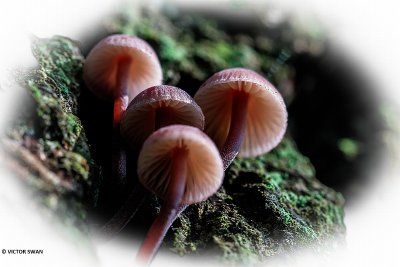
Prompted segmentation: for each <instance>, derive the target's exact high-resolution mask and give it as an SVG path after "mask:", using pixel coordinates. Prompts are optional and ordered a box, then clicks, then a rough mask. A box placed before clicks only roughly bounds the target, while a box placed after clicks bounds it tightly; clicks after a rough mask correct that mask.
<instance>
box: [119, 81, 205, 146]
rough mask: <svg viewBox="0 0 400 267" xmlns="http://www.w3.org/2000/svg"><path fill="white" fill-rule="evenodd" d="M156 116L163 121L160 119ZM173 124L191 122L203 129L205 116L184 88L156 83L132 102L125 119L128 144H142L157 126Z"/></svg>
mask: <svg viewBox="0 0 400 267" xmlns="http://www.w3.org/2000/svg"><path fill="white" fill-rule="evenodd" d="M157 113H158V114H157ZM156 116H158V117H159V118H158V119H159V122H156ZM156 124H158V125H156ZM172 124H184V125H191V126H194V127H197V128H199V129H200V130H203V129H204V115H203V112H202V111H201V109H200V107H199V106H198V105H197V104H196V102H195V101H194V99H193V98H192V97H191V96H190V95H188V94H187V93H186V92H185V91H183V90H182V89H179V88H178V87H174V86H168V85H158V86H153V87H150V88H148V89H146V90H144V91H143V92H141V93H140V94H139V95H137V96H136V97H135V98H134V99H133V100H132V101H131V103H130V104H129V106H128V108H127V110H126V112H125V115H124V117H123V119H122V122H121V135H122V137H123V138H124V139H125V141H126V143H127V144H129V145H131V146H132V147H140V146H141V145H142V144H143V142H144V141H145V140H146V138H147V137H148V136H149V135H150V134H151V133H153V132H154V131H155V130H156V129H157V128H160V127H163V126H167V125H172Z"/></svg>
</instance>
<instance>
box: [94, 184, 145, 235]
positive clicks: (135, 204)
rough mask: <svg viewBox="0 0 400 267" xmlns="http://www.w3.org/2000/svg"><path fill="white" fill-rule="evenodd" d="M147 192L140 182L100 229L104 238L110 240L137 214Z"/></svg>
mask: <svg viewBox="0 0 400 267" xmlns="http://www.w3.org/2000/svg"><path fill="white" fill-rule="evenodd" d="M147 194H148V192H147V191H146V190H145V189H144V188H143V186H142V184H141V183H138V184H137V185H136V187H135V188H134V189H133V191H132V192H131V193H130V195H129V197H128V199H127V200H126V201H125V203H124V204H123V205H122V207H121V208H120V209H119V210H118V212H117V213H115V214H114V216H113V217H112V218H111V219H110V220H109V221H108V222H107V223H106V224H105V225H103V227H102V228H101V229H100V234H101V236H102V238H104V239H105V240H109V239H111V238H112V237H113V236H115V235H116V234H118V233H119V232H120V231H121V230H122V229H123V228H124V227H125V226H126V225H127V224H128V223H129V222H130V221H131V219H132V218H133V216H135V214H136V212H137V211H138V209H139V208H140V206H141V205H142V203H143V202H144V200H145V198H146V196H147Z"/></svg>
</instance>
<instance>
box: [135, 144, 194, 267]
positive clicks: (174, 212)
mask: <svg viewBox="0 0 400 267" xmlns="http://www.w3.org/2000/svg"><path fill="white" fill-rule="evenodd" d="M172 158H173V163H172V171H171V178H170V181H169V184H168V188H167V195H166V197H165V201H164V203H163V205H162V207H161V211H160V213H159V214H158V215H157V218H156V219H155V221H154V223H153V224H152V226H151V227H150V229H149V231H148V232H147V235H146V238H145V240H144V241H143V243H142V245H141V247H140V249H139V252H138V254H137V257H136V260H137V261H138V262H140V263H141V264H143V265H145V266H147V265H149V264H150V262H151V261H152V259H153V258H154V256H155V254H156V253H157V251H158V249H159V247H160V245H161V243H162V241H163V239H164V236H165V234H166V233H167V231H168V229H169V227H170V226H171V225H172V223H173V222H174V221H175V219H176V218H177V217H178V216H179V214H180V213H181V212H182V210H183V209H184V208H185V207H186V205H181V201H182V197H183V195H184V193H185V187H186V175H187V151H186V149H185V148H178V149H176V150H175V151H174V152H173V155H172Z"/></svg>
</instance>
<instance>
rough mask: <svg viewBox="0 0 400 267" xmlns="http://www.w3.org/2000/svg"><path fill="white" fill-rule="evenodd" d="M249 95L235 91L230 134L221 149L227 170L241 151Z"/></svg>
mask: <svg viewBox="0 0 400 267" xmlns="http://www.w3.org/2000/svg"><path fill="white" fill-rule="evenodd" d="M248 102H249V95H248V94H247V93H245V92H235V93H234V94H233V99H232V111H231V123H230V127H229V132H228V136H227V138H226V140H225V143H224V145H223V147H222V149H221V157H222V161H223V163H224V169H225V170H226V169H227V168H228V167H229V165H230V164H231V162H232V161H233V160H234V159H235V157H236V155H237V154H238V153H239V150H240V146H241V145H242V142H243V138H244V133H245V131H246V115H247V106H248Z"/></svg>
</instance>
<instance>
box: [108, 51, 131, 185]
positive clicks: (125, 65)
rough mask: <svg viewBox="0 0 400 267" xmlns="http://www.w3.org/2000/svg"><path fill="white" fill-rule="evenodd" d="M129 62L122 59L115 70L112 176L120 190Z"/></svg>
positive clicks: (124, 164)
mask: <svg viewBox="0 0 400 267" xmlns="http://www.w3.org/2000/svg"><path fill="white" fill-rule="evenodd" d="M130 66H131V60H130V59H129V58H123V59H120V60H119V63H118V70H117V83H116V87H117V88H116V89H117V90H116V92H117V93H116V94H115V96H114V115H113V133H112V176H113V177H114V179H115V180H116V185H117V187H118V188H121V187H122V186H123V185H125V184H126V152H125V150H124V148H123V143H122V140H121V135H120V131H119V127H120V122H121V118H122V116H123V114H124V112H125V110H126V108H127V106H128V102H129V99H128V80H129V79H128V77H129V72H130Z"/></svg>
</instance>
